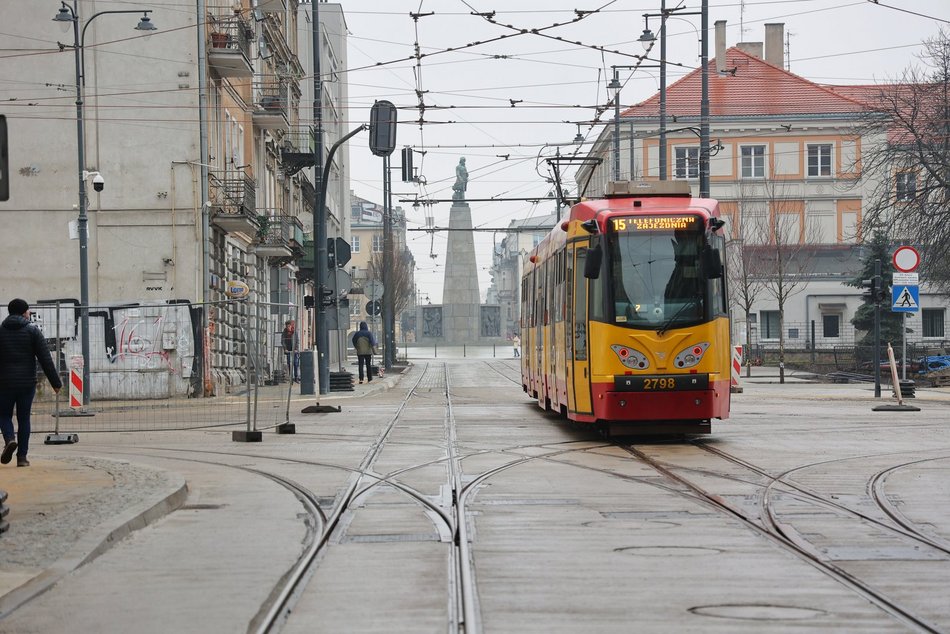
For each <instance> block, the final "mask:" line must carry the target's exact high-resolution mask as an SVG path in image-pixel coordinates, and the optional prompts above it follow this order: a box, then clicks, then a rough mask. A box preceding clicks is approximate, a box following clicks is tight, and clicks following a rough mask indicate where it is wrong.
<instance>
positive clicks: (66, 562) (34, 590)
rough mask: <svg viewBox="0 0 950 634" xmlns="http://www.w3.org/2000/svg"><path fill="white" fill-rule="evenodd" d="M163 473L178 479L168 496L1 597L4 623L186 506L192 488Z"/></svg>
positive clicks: (130, 512) (123, 517)
mask: <svg viewBox="0 0 950 634" xmlns="http://www.w3.org/2000/svg"><path fill="white" fill-rule="evenodd" d="M136 467H137V468H140V469H151V470H152V471H161V470H159V469H154V468H152V467H143V466H142V465H136ZM162 473H166V474H170V475H172V476H174V477H172V478H171V479H172V480H173V483H172V484H171V486H169V487H168V489H167V490H166V491H165V492H162V493H157V494H155V495H153V496H152V497H151V498H149V499H147V500H145V501H144V502H142V503H141V504H139V505H137V506H133V507H131V508H129V509H127V510H126V511H124V512H122V513H120V514H118V515H117V516H116V517H114V518H112V519H110V520H106V521H104V522H102V523H101V524H99V526H97V527H96V528H94V529H93V530H91V531H89V533H87V534H86V536H85V537H83V538H81V539H79V541H77V542H76V543H75V544H73V546H72V547H71V548H70V549H69V551H68V552H67V553H66V554H65V555H63V556H62V557H60V558H59V559H58V560H56V561H55V562H54V563H53V564H52V565H51V566H50V567H49V568H47V569H46V570H44V571H43V572H41V573H40V574H38V575H36V576H35V577H33V578H32V579H30V580H29V581H26V582H25V583H23V584H21V585H20V586H18V587H16V588H14V589H13V590H11V591H9V592H7V593H6V594H4V595H3V596H0V619H3V618H5V617H7V616H9V615H10V614H11V613H12V612H13V611H14V610H16V609H17V608H19V607H20V606H22V605H23V604H24V603H27V602H28V601H31V600H33V599H34V598H36V597H37V596H39V595H40V594H42V593H44V592H46V591H47V590H49V589H50V588H51V587H52V586H53V585H55V584H56V583H57V582H58V581H59V580H60V579H62V578H63V577H65V576H66V575H67V574H69V573H71V572H73V571H74V570H77V569H78V568H80V567H82V566H84V565H85V564H87V563H89V562H90V561H92V560H93V559H95V558H96V557H98V556H100V555H102V554H103V553H105V552H106V551H107V550H109V549H110V548H112V546H114V545H115V544H117V543H118V542H119V541H120V540H122V539H123V538H124V537H126V536H127V535H129V534H130V533H132V532H133V531H137V530H139V529H141V528H145V527H146V526H148V525H149V524H153V523H154V522H156V521H157V520H159V519H161V518H163V517H165V516H166V515H168V514H169V513H171V512H172V511H174V510H176V509H177V508H178V507H180V506H181V505H182V504H184V502H185V500H186V499H187V497H188V485H187V483H186V482H185V478H184V476H181V475H180V474H177V473H174V472H169V471H162Z"/></svg>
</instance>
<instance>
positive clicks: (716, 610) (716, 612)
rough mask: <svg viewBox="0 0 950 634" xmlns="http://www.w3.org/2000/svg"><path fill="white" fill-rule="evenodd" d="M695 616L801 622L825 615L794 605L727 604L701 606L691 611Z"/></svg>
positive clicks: (821, 611)
mask: <svg viewBox="0 0 950 634" xmlns="http://www.w3.org/2000/svg"><path fill="white" fill-rule="evenodd" d="M689 611H690V612H692V613H693V614H698V615H700V616H712V617H716V618H719V619H740V620H744V621H801V620H804V619H811V618H814V617H816V616H821V615H824V614H825V612H824V611H823V610H815V609H813V608H800V607H797V606H794V605H763V604H747V603H731V604H730V603H726V604H722V605H699V606H696V607H694V608H690V609H689Z"/></svg>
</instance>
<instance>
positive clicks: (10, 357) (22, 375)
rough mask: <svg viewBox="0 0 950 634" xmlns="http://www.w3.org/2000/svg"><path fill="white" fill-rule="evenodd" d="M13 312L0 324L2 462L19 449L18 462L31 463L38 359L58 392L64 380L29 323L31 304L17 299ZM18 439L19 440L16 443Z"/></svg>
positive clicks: (8, 306)
mask: <svg viewBox="0 0 950 634" xmlns="http://www.w3.org/2000/svg"><path fill="white" fill-rule="evenodd" d="M7 310H9V312H10V315H9V316H8V317H7V318H6V319H4V320H3V323H2V324H0V431H2V432H3V442H4V446H3V452H2V453H0V464H7V463H8V462H10V460H11V459H12V458H13V452H14V451H15V452H16V466H18V467H29V466H30V461H29V460H27V459H26V454H27V451H28V450H29V447H30V409H31V408H32V407H33V397H34V396H36V361H37V360H39V362H40V365H41V366H42V367H43V372H44V373H45V374H46V378H47V379H49V382H50V385H51V386H53V391H54V392H57V393H58V392H59V391H60V389H62V387H63V382H62V381H61V380H60V378H59V373H57V372H56V366H55V365H54V364H53V358H52V357H51V356H50V353H49V346H47V345H46V338H45V337H44V336H43V333H41V332H40V329H39V328H37V327H36V326H35V325H33V324H32V323H30V305H29V304H27V303H26V302H25V301H24V300H22V299H14V300H13V301H11V302H10V303H9V304H8V305H7ZM14 407H15V408H16V420H17V433H16V435H14V433H13V409H14ZM17 440H19V443H17Z"/></svg>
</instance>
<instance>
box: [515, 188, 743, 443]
mask: <svg viewBox="0 0 950 634" xmlns="http://www.w3.org/2000/svg"><path fill="white" fill-rule="evenodd" d="M723 224H724V222H723V220H722V219H721V218H720V214H719V205H718V203H717V202H716V201H715V200H712V199H703V198H692V197H691V196H690V193H689V186H688V184H687V183H682V182H671V181H664V182H658V183H651V184H646V183H632V182H612V183H609V184H608V186H607V193H606V194H605V196H604V198H603V199H600V200H585V201H582V202H580V203H578V204H576V205H574V206H573V207H572V209H571V212H570V217H569V218H567V219H566V220H565V221H563V222H562V223H561V224H560V225H559V226H557V227H555V228H554V229H553V230H552V231H551V233H550V234H548V236H547V237H545V239H544V240H543V241H541V242H540V243H539V244H538V246H537V247H535V249H534V250H533V251H532V252H531V253H530V254H529V256H528V258H527V262H526V263H525V266H524V275H523V277H522V280H521V331H522V332H521V336H522V348H523V355H522V359H521V377H522V386H523V388H524V390H525V392H527V393H528V394H530V395H531V396H532V397H534V398H535V399H537V401H538V405H540V406H541V407H542V408H544V409H548V410H553V411H556V412H560V413H561V414H562V415H564V416H566V417H567V418H569V419H571V420H573V421H577V422H580V423H591V424H597V425H600V426H603V427H604V428H605V431H607V432H608V433H610V434H680V433H708V432H709V431H710V428H711V425H710V421H711V420H712V419H713V418H718V419H725V418H728V416H729V398H730V390H729V386H730V371H731V365H730V364H731V352H730V350H731V348H730V339H729V335H730V332H729V316H728V303H727V298H726V282H725V280H726V277H725V261H724V260H725V258H724V256H725V239H724V235H723V231H722V227H723Z"/></svg>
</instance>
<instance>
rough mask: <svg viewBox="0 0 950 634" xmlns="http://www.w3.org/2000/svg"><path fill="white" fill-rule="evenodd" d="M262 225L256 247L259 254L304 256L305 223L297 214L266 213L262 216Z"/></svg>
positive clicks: (281, 256)
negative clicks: (302, 222)
mask: <svg viewBox="0 0 950 634" xmlns="http://www.w3.org/2000/svg"><path fill="white" fill-rule="evenodd" d="M262 211H264V212H267V211H274V212H276V211H278V210H262ZM260 227H261V229H260V232H259V233H258V235H259V240H258V242H257V248H256V251H257V254H258V255H261V256H266V257H276V258H287V259H290V260H296V259H299V258H302V257H303V255H304V250H303V244H304V237H303V225H302V224H301V222H300V220H299V219H297V217H296V216H288V215H282V214H279V213H272V214H268V213H264V214H262V215H261V216H260Z"/></svg>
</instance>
